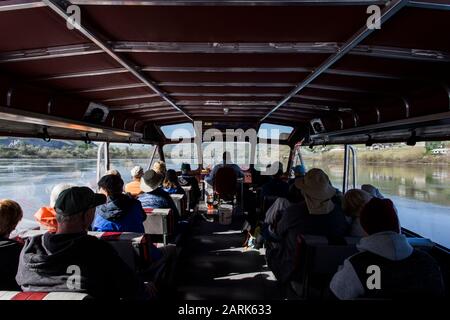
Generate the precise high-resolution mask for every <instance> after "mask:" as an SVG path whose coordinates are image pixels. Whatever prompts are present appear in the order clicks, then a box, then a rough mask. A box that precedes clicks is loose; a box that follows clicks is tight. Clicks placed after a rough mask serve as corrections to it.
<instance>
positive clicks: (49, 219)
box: [34, 183, 73, 232]
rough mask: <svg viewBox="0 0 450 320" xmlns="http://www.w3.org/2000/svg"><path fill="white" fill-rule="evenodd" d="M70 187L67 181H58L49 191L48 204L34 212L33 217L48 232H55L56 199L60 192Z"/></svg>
mask: <svg viewBox="0 0 450 320" xmlns="http://www.w3.org/2000/svg"><path fill="white" fill-rule="evenodd" d="M72 187H73V185H72V184H67V183H60V184H57V185H56V186H54V187H53V189H52V192H51V193H50V206H48V207H42V208H40V209H39V210H38V211H37V212H36V213H35V214H34V217H35V219H36V220H37V221H38V222H39V224H40V225H41V226H42V227H44V228H45V229H47V230H48V231H49V232H56V227H57V225H58V224H57V222H56V211H55V203H56V199H58V196H59V194H60V193H61V192H63V191H64V190H66V189H69V188H72Z"/></svg>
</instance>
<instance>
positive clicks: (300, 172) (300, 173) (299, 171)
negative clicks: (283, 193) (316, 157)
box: [288, 164, 306, 185]
mask: <svg viewBox="0 0 450 320" xmlns="http://www.w3.org/2000/svg"><path fill="white" fill-rule="evenodd" d="M292 172H293V173H294V178H291V179H289V181H288V183H289V185H291V184H294V182H295V179H297V178H302V177H304V176H305V174H306V168H305V166H304V165H302V164H299V165H297V166H295V167H293V168H292Z"/></svg>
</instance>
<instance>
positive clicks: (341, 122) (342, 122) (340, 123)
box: [338, 117, 344, 130]
mask: <svg viewBox="0 0 450 320" xmlns="http://www.w3.org/2000/svg"><path fill="white" fill-rule="evenodd" d="M338 121H339V127H340V128H341V130H344V120H342V118H341V117H338Z"/></svg>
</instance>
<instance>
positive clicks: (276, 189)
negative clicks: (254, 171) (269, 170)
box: [261, 178, 289, 199]
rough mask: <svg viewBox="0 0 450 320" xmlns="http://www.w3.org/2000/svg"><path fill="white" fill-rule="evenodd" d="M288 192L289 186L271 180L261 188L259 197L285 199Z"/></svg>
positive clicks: (275, 179) (276, 180)
mask: <svg viewBox="0 0 450 320" xmlns="http://www.w3.org/2000/svg"><path fill="white" fill-rule="evenodd" d="M288 192H289V184H288V183H287V182H284V181H283V180H281V179H277V178H271V179H270V180H269V181H268V182H267V183H265V184H264V185H263V186H262V187H261V197H262V199H264V197H279V198H286V197H287V195H288Z"/></svg>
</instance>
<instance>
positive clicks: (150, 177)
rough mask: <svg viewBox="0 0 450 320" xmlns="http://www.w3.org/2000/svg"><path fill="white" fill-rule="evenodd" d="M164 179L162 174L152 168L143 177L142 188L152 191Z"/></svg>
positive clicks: (145, 190)
mask: <svg viewBox="0 0 450 320" xmlns="http://www.w3.org/2000/svg"><path fill="white" fill-rule="evenodd" d="M162 180H163V176H162V175H160V174H159V173H157V172H156V171H155V170H153V169H150V170H148V171H146V172H145V173H144V175H143V176H142V178H141V190H142V191H144V192H152V191H153V190H155V189H156V188H158V187H159V186H160V185H161V182H162Z"/></svg>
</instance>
